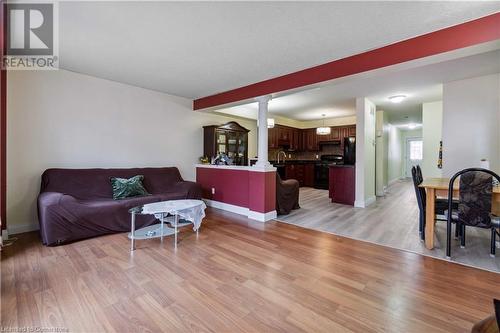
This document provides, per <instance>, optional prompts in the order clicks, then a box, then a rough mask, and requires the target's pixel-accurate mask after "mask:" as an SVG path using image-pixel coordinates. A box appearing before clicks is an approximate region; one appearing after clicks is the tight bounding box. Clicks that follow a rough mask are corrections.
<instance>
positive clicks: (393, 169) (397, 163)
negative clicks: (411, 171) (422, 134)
mask: <svg viewBox="0 0 500 333" xmlns="http://www.w3.org/2000/svg"><path fill="white" fill-rule="evenodd" d="M388 127H389V129H388V132H389V139H388V149H387V150H388V152H387V155H388V156H387V158H388V162H387V178H388V179H389V180H388V182H389V184H391V183H393V182H395V181H396V180H398V179H400V178H401V170H402V165H403V163H402V156H403V149H402V147H401V138H402V136H401V130H400V129H399V128H397V127H396V126H394V125H389V126H388Z"/></svg>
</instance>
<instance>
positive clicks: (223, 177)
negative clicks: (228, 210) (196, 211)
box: [196, 168, 249, 208]
mask: <svg viewBox="0 0 500 333" xmlns="http://www.w3.org/2000/svg"><path fill="white" fill-rule="evenodd" d="M248 173H249V172H248V171H247V170H227V169H217V168H196V182H197V183H198V184H200V185H201V188H202V189H203V198H204V199H210V200H215V201H219V202H223V203H227V204H230V205H235V206H240V207H245V208H248ZM212 189H215V194H212Z"/></svg>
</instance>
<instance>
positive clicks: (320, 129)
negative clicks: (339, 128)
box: [316, 114, 332, 135]
mask: <svg viewBox="0 0 500 333" xmlns="http://www.w3.org/2000/svg"><path fill="white" fill-rule="evenodd" d="M321 116H322V117H323V126H322V127H318V128H316V134H317V135H329V134H330V132H331V131H332V129H331V128H330V127H326V126H325V116H326V115H325V114H322V115H321Z"/></svg>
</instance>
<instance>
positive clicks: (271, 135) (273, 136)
mask: <svg viewBox="0 0 500 333" xmlns="http://www.w3.org/2000/svg"><path fill="white" fill-rule="evenodd" d="M267 141H268V143H269V144H268V147H269V148H272V149H276V148H278V128H276V127H273V128H268V130H267Z"/></svg>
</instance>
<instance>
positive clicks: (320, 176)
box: [314, 155, 344, 190]
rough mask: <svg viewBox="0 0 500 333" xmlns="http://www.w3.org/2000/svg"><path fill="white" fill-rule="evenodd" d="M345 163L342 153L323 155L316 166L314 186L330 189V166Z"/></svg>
mask: <svg viewBox="0 0 500 333" xmlns="http://www.w3.org/2000/svg"><path fill="white" fill-rule="evenodd" d="M332 164H335V165H341V164H344V157H343V156H342V155H321V158H320V161H318V162H317V163H316V165H315V166H314V188H318V189H323V190H328V178H329V166H330V165H332Z"/></svg>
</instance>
